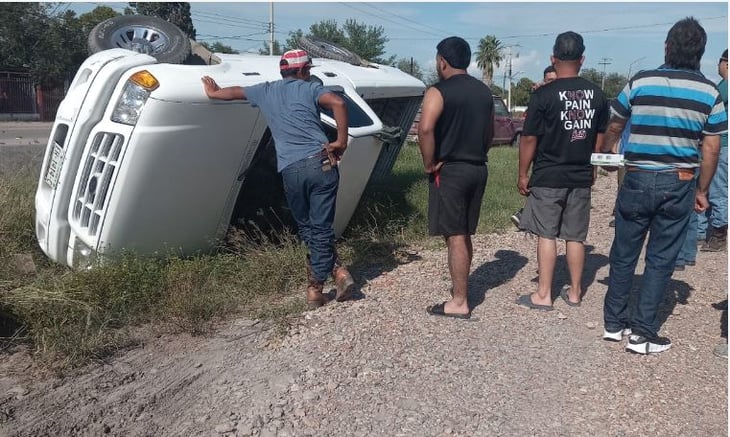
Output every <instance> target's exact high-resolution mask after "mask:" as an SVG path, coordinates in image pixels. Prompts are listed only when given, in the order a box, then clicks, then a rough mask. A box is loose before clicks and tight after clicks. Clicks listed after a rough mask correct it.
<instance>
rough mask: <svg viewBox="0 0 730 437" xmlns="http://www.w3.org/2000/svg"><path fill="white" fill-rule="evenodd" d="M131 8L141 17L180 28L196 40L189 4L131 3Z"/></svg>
mask: <svg viewBox="0 0 730 437" xmlns="http://www.w3.org/2000/svg"><path fill="white" fill-rule="evenodd" d="M129 7H130V8H132V9H133V10H134V11H135V12H136V13H137V14H139V15H151V16H155V17H159V18H162V19H163V20H165V21H168V22H170V23H172V24H174V25H176V26H177V27H179V28H180V29H181V30H182V31H183V32H185V34H186V35H187V36H188V37H189V38H190V39H195V34H196V31H195V27H194V26H193V19H192V18H191V17H190V3H188V2H159V3H147V2H129ZM125 12H126V11H125Z"/></svg>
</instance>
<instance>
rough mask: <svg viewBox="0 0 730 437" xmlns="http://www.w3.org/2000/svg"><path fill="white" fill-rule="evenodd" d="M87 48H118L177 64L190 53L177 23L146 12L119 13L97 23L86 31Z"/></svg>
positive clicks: (185, 38) (186, 40) (186, 41)
mask: <svg viewBox="0 0 730 437" xmlns="http://www.w3.org/2000/svg"><path fill="white" fill-rule="evenodd" d="M88 45H89V52H90V53H92V54H93V53H97V52H100V51H102V50H107V49H114V48H122V49H128V50H132V51H135V52H138V53H145V54H148V55H150V56H153V57H154V58H155V59H157V60H158V61H159V62H164V63H169V64H180V63H182V62H183V61H185V59H187V57H188V56H189V55H190V40H189V39H188V37H187V35H185V33H184V32H183V31H182V30H180V28H179V27H177V26H175V25H174V24H172V23H168V22H167V21H165V20H163V19H161V18H157V17H151V16H147V15H122V16H119V17H114V18H110V19H108V20H105V21H102V22H101V23H99V24H97V25H96V26H95V27H94V28H93V29H91V32H90V33H89V41H88Z"/></svg>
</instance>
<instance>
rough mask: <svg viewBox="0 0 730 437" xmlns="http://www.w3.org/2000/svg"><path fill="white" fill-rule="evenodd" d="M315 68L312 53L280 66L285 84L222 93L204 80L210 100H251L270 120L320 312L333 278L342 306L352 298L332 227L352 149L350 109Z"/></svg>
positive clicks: (288, 56) (297, 54)
mask: <svg viewBox="0 0 730 437" xmlns="http://www.w3.org/2000/svg"><path fill="white" fill-rule="evenodd" d="M311 67H312V61H311V59H310V57H309V55H308V54H307V52H305V51H304V50H289V51H288V52H286V53H284V54H283V55H282V57H281V59H280V61H279V68H280V72H281V77H282V79H281V80H277V81H274V82H265V83H261V84H256V85H253V86H249V87H245V88H243V87H240V86H232V87H226V88H220V87H219V86H218V84H216V83H215V81H214V80H213V79H212V78H211V77H208V76H205V77H203V88H204V89H205V93H206V95H207V96H208V97H209V98H211V99H220V100H248V101H249V102H251V104H252V105H253V106H258V107H259V108H261V112H262V113H263V114H264V116H265V117H266V121H267V122H268V124H269V129H270V130H271V135H272V137H273V138H274V147H275V149H276V159H277V169H278V171H279V173H281V176H282V180H283V182H284V191H285V193H286V199H287V203H288V204H289V208H290V209H291V212H292V215H293V216H294V220H296V222H297V227H298V229H297V234H298V235H299V238H300V240H302V241H303V242H304V244H305V245H306V246H307V248H308V249H309V252H310V254H309V255H307V278H308V286H307V294H306V300H307V305H308V306H310V307H312V308H317V307H320V306H322V305H324V304H326V303H327V301H328V300H329V298H328V297H327V295H325V294H323V293H322V289H323V287H324V282H325V281H326V280H327V278H328V277H329V275H330V274H331V275H332V276H333V278H334V280H335V285H336V287H337V295H336V299H337V301H343V300H346V299H348V298H349V297H350V296H351V294H352V289H353V286H354V285H355V281H354V280H353V279H352V276H351V275H350V273H349V272H348V271H347V269H346V268H345V267H343V266H341V265H340V263H339V261H338V259H337V253H336V251H335V232H334V227H333V224H334V217H335V202H336V198H337V187H338V184H339V180H340V174H339V169H338V167H337V165H336V163H337V160H339V157H340V156H341V155H342V153H344V151H345V149H346V148H347V138H348V137H347V126H348V123H347V107H346V106H345V102H344V101H343V100H342V98H341V97H340V96H338V95H337V94H335V93H333V92H331V91H329V90H327V89H325V88H323V87H322V85H321V84H317V83H314V82H310V81H309V79H310V69H311ZM320 108H324V109H327V110H330V111H332V114H333V115H334V119H335V122H336V123H337V139H336V140H335V141H333V142H328V141H327V136H326V135H325V132H324V130H323V127H322V123H321V121H320V117H319V114H320Z"/></svg>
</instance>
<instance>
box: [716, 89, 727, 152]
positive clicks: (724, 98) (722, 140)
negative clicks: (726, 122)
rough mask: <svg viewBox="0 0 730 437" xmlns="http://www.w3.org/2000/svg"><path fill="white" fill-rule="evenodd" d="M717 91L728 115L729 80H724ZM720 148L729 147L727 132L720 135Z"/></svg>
mask: <svg viewBox="0 0 730 437" xmlns="http://www.w3.org/2000/svg"><path fill="white" fill-rule="evenodd" d="M717 89H718V91H720V97H721V98H722V103H724V104H725V113H727V80H726V79H723V80H721V81H720V83H718V84H717ZM720 146H721V147H727V132H725V133H724V134H722V135H720Z"/></svg>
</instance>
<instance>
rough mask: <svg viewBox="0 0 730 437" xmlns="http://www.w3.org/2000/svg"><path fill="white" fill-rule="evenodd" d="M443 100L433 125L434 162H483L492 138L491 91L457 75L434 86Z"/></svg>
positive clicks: (469, 78)
mask: <svg viewBox="0 0 730 437" xmlns="http://www.w3.org/2000/svg"><path fill="white" fill-rule="evenodd" d="M434 87H436V89H437V90H439V92H441V96H442V98H443V100H444V107H443V111H442V112H441V116H440V117H439V119H438V122H436V131H435V137H436V159H437V160H439V161H446V162H448V161H466V162H484V161H486V160H487V150H488V149H489V146H490V145H491V144H489V143H490V142H491V139H492V137H493V136H494V134H493V130H494V101H493V100H492V90H490V89H489V87H488V86H487V85H485V84H484V83H482V82H481V81H480V80H478V79H476V78H474V77H472V76H470V75H468V74H458V75H456V76H452V77H450V78H449V79H446V80H443V81H441V82H439V83H437V84H435V85H434Z"/></svg>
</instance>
